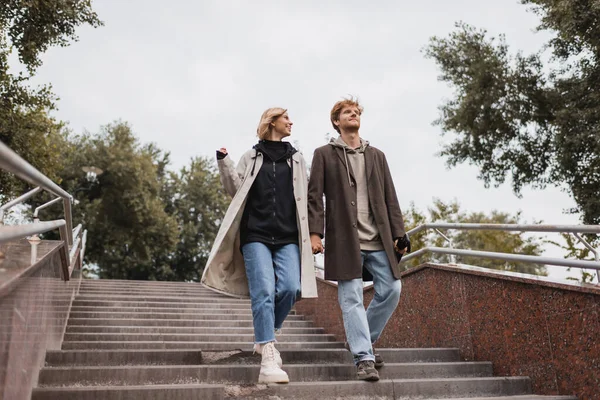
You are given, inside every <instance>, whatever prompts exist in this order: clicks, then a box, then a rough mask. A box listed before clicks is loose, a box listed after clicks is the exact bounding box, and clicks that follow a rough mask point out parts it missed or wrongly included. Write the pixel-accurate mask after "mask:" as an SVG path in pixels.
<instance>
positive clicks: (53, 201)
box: [33, 197, 62, 220]
mask: <svg viewBox="0 0 600 400" xmlns="http://www.w3.org/2000/svg"><path fill="white" fill-rule="evenodd" d="M61 200H62V198H60V197H57V198H55V199H53V200H50V201H49V202H47V203H44V204H42V205H41V206H39V207H37V208H36V209H35V210H34V211H33V219H34V220H36V219H38V214H39V212H40V211H41V210H43V209H44V208H47V207H50V206H51V205H52V204H54V203H58V202H59V201H61Z"/></svg>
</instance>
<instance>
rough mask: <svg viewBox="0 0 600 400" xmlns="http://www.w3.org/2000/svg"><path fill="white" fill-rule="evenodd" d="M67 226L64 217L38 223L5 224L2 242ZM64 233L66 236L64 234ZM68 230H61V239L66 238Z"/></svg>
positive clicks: (0, 240)
mask: <svg viewBox="0 0 600 400" xmlns="http://www.w3.org/2000/svg"><path fill="white" fill-rule="evenodd" d="M66 226H67V222H66V221H65V220H64V219H59V220H56V221H45V222H38V223H36V224H26V225H13V226H4V227H2V229H0V243H5V242H10V241H11V240H16V239H21V238H24V237H26V236H32V235H37V234H40V233H44V232H48V231H52V230H54V229H60V228H61V227H65V228H66ZM63 234H64V235H65V236H63ZM66 235H67V232H66V231H65V232H61V239H62V240H64V239H66Z"/></svg>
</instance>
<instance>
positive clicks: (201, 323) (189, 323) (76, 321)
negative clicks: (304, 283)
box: [68, 316, 313, 329]
mask: <svg viewBox="0 0 600 400" xmlns="http://www.w3.org/2000/svg"><path fill="white" fill-rule="evenodd" d="M72 325H73V326H74V325H77V326H157V327H159V326H162V327H182V326H185V327H202V328H203V327H209V326H210V327H215V328H225V327H252V320H251V319H247V320H240V319H236V320H193V319H151V318H150V319H149V318H144V319H141V318H74V317H73V316H71V318H69V322H68V326H72ZM312 326H313V323H312V321H308V320H303V321H285V322H284V323H283V329H285V328H287V327H290V328H308V327H312Z"/></svg>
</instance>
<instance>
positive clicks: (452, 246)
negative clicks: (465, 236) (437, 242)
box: [435, 228, 456, 264]
mask: <svg viewBox="0 0 600 400" xmlns="http://www.w3.org/2000/svg"><path fill="white" fill-rule="evenodd" d="M435 231H436V232H437V234H438V235H440V236H441V237H442V238H443V239H444V240H445V241H446V242H448V247H450V248H451V249H452V248H454V245H453V244H452V240H450V238H449V237H448V236H446V235H444V234H443V233H442V232H441V231H440V230H439V229H437V228H436V229H435ZM450 262H451V263H452V264H456V256H455V255H454V254H452V255H450Z"/></svg>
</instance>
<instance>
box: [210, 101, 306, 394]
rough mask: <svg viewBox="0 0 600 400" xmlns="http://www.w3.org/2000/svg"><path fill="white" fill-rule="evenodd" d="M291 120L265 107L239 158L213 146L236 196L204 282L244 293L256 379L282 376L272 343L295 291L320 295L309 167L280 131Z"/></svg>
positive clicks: (283, 378)
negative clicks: (257, 359) (254, 140)
mask: <svg viewBox="0 0 600 400" xmlns="http://www.w3.org/2000/svg"><path fill="white" fill-rule="evenodd" d="M291 131H292V121H290V118H289V116H288V114H287V110H285V109H283V108H269V109H268V110H266V111H265V112H264V113H263V115H262V117H261V119H260V123H259V125H258V130H257V134H258V138H259V142H258V144H256V145H255V146H254V147H253V148H252V149H251V150H249V151H247V152H246V153H245V154H244V155H243V156H242V158H241V160H240V162H239V163H238V165H237V168H236V167H235V166H234V164H233V161H231V158H230V157H229V156H228V155H227V149H225V148H222V149H220V150H218V151H217V160H218V161H217V163H218V166H219V172H220V174H221V182H222V183H223V186H225V190H226V191H227V192H228V193H229V194H230V195H231V196H232V197H233V200H232V202H231V204H230V205H229V208H228V210H227V213H226V214H225V217H224V219H223V222H222V224H221V227H220V229H219V233H218V234H217V237H216V239H215V243H214V245H213V248H212V251H211V254H210V257H209V259H208V263H207V265H206V268H205V269H204V273H203V275H202V283H203V284H205V285H206V286H208V287H210V288H212V289H215V290H218V291H220V292H222V293H225V294H229V295H236V296H249V297H250V300H251V303H252V318H253V324H254V339H255V344H254V349H255V351H256V352H257V353H259V354H262V361H261V368H260V375H259V378H258V382H259V383H287V382H289V378H288V376H287V374H286V373H285V371H283V370H282V369H281V366H282V361H281V356H280V354H279V352H278V351H277V349H276V348H275V332H276V331H279V330H280V329H281V327H282V325H283V322H284V320H285V318H286V317H287V315H288V314H289V312H290V310H291V309H292V307H293V306H294V303H295V301H296V299H297V298H298V297H299V296H300V295H301V296H302V297H303V298H307V297H317V287H316V280H315V271H314V265H313V255H312V249H311V245H310V234H309V231H308V220H307V218H306V214H307V199H306V197H307V186H308V178H307V173H306V171H307V168H306V164H305V162H304V158H303V157H302V155H301V154H300V153H299V152H298V151H297V150H296V149H294V148H293V147H292V146H291V145H290V143H288V142H283V141H282V139H283V138H285V137H288V136H290V135H291Z"/></svg>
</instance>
